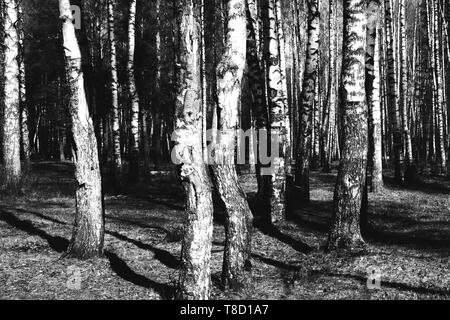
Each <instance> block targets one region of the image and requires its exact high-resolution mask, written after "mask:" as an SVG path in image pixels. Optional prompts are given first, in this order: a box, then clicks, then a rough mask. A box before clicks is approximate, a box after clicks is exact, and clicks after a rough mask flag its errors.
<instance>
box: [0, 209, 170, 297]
mask: <svg viewBox="0 0 450 320" xmlns="http://www.w3.org/2000/svg"><path fill="white" fill-rule="evenodd" d="M27 213H31V214H35V213H34V212H27ZM39 217H40V218H42V219H45V220H49V221H53V220H54V221H53V222H55V223H58V224H63V225H67V224H66V223H65V222H62V221H59V220H56V219H53V218H50V217H47V216H45V215H43V214H39ZM0 221H4V222H6V223H7V224H9V225H10V226H12V227H14V228H16V229H19V230H21V231H24V232H26V233H27V234H29V235H32V236H38V237H40V238H41V239H43V240H45V241H47V242H48V244H49V246H50V248H51V249H53V250H55V251H56V252H58V253H64V252H65V251H66V250H67V247H68V246H69V240H67V239H65V238H63V237H59V236H52V235H50V234H48V233H47V232H45V231H43V230H41V229H39V228H36V227H35V226H34V225H33V223H32V222H31V221H29V220H21V219H19V218H17V217H16V216H15V215H14V214H12V213H10V212H7V211H4V210H1V211H0ZM105 232H106V233H108V234H110V235H112V236H114V237H117V238H118V239H119V240H122V241H128V242H131V243H133V244H135V245H136V246H138V247H140V248H143V249H147V250H151V251H153V252H154V253H155V258H156V259H158V260H159V261H160V262H161V263H163V264H165V265H166V266H168V267H170V268H178V266H179V261H178V260H177V259H176V258H175V257H173V256H172V255H171V254H170V253H169V252H167V251H164V250H161V249H157V248H155V247H152V246H150V245H145V244H143V243H142V242H140V241H137V240H133V239H130V238H128V237H126V236H123V235H121V234H119V233H117V232H109V231H105ZM104 254H105V256H106V257H107V258H108V260H109V262H110V266H111V269H112V270H113V271H114V272H115V273H116V274H117V275H118V276H119V277H120V278H122V279H124V280H126V281H129V282H132V283H133V284H136V285H139V286H142V287H145V288H150V289H153V290H155V292H157V293H158V294H159V295H160V296H161V297H162V298H164V299H170V298H171V297H173V292H174V288H173V287H172V286H170V285H167V284H161V283H158V282H155V281H153V280H150V279H148V278H146V277H144V276H142V275H139V274H137V273H136V272H134V271H133V270H132V269H131V268H130V267H128V265H127V264H126V262H125V261H124V260H122V259H120V258H119V257H118V256H117V255H116V254H115V253H114V252H111V251H108V250H105V253H104Z"/></svg>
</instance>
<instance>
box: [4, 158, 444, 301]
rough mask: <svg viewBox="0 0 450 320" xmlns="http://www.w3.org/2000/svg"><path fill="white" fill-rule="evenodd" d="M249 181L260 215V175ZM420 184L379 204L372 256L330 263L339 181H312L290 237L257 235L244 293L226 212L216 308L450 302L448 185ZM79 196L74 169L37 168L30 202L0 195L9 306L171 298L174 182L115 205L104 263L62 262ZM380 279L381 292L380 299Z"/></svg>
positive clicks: (26, 188) (177, 191)
mask: <svg viewBox="0 0 450 320" xmlns="http://www.w3.org/2000/svg"><path fill="white" fill-rule="evenodd" d="M241 179H242V184H243V186H244V189H245V190H246V191H247V192H248V194H249V198H250V200H251V201H252V202H253V203H252V206H253V207H254V208H256V209H255V210H258V209H257V207H258V206H257V203H256V200H255V197H254V194H255V188H256V182H255V179H254V177H253V176H252V175H249V174H243V175H242V176H241ZM387 180H388V181H389V179H387ZM421 181H422V182H421V183H418V184H417V185H415V186H414V187H410V188H400V187H398V186H395V185H393V184H389V183H388V184H387V187H386V190H385V191H384V192H383V193H382V194H380V195H376V196H375V195H370V196H369V215H370V222H371V226H372V229H373V230H372V231H371V233H370V234H369V235H368V236H367V237H366V242H367V244H368V246H367V250H365V251H360V252H352V253H348V252H335V253H327V252H325V250H324V249H323V247H324V244H325V242H326V238H327V231H328V226H329V222H330V218H331V207H332V198H333V186H334V182H335V173H333V174H323V173H319V172H315V173H313V174H312V184H311V187H312V194H311V198H312V201H311V203H310V204H309V205H307V206H303V207H301V208H300V209H298V210H296V211H295V213H293V214H292V215H291V217H290V221H289V222H286V223H284V224H283V225H281V226H280V227H279V228H263V227H261V228H255V231H254V235H253V261H252V271H251V275H252V281H251V282H249V285H248V286H247V287H246V288H244V289H243V290H241V291H239V292H231V291H223V290H222V289H221V286H220V281H219V279H220V271H221V266H222V257H223V242H224V228H223V226H222V225H221V223H220V222H221V221H222V219H221V217H220V213H218V217H216V221H215V226H214V243H213V251H212V256H213V259H212V262H213V266H212V271H213V276H212V279H213V293H212V298H213V299H255V300H257V299H449V298H450V276H449V274H450V272H449V271H450V203H449V202H450V197H449V192H450V188H449V183H448V181H446V180H445V179H443V178H436V177H429V176H421ZM107 189H108V183H107V182H106V185H105V190H107ZM73 195H74V180H73V169H72V167H71V165H70V164H62V163H60V164H57V163H38V164H35V165H33V168H32V170H31V171H30V173H29V174H28V177H27V178H26V179H25V181H24V184H23V193H22V194H21V195H20V196H14V197H13V196H10V195H6V194H3V195H0V299H171V298H172V297H173V289H174V284H175V283H176V281H177V277H178V267H179V256H180V249H181V238H182V221H183V191H182V189H181V187H180V186H179V184H178V182H177V179H176V176H175V174H174V173H173V172H154V173H153V174H152V176H151V178H150V181H149V182H148V183H146V184H145V185H144V184H142V185H139V186H133V187H130V188H128V190H127V192H125V193H124V195H119V196H111V195H108V194H106V195H105V208H106V217H105V222H106V235H105V257H104V258H102V259H97V260H92V261H77V260H73V259H61V256H62V254H63V253H64V251H65V249H66V247H67V244H68V241H69V239H70V236H71V229H72V228H71V226H72V223H73V219H74V214H75V209H74V208H75V201H74V196H73ZM373 271H376V274H380V275H381V285H380V288H379V289H374V290H369V288H368V283H367V281H368V272H373ZM74 277H75V278H74ZM74 279H75V280H74ZM78 280H79V281H78Z"/></svg>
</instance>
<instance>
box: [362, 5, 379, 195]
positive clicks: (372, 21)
mask: <svg viewBox="0 0 450 320" xmlns="http://www.w3.org/2000/svg"><path fill="white" fill-rule="evenodd" d="M367 12H368V14H367V18H368V21H367V32H366V33H367V46H366V93H367V102H368V109H369V159H368V176H369V177H370V178H371V180H370V189H371V191H373V192H375V193H378V192H379V191H381V190H382V188H383V168H382V153H381V141H382V136H381V101H380V32H379V30H378V29H379V28H378V25H379V16H380V5H379V2H378V1H376V0H372V1H370V2H369V4H368V10H367Z"/></svg>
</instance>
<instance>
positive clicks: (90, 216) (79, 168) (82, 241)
mask: <svg viewBox="0 0 450 320" xmlns="http://www.w3.org/2000/svg"><path fill="white" fill-rule="evenodd" d="M59 12H60V17H61V20H62V34H63V40H64V44H63V45H64V53H65V57H66V73H67V79H68V83H69V88H70V103H69V111H70V116H71V119H72V133H73V143H74V147H73V152H74V161H75V178H76V182H77V188H76V217H75V226H74V229H73V235H72V240H71V241H70V245H69V248H68V249H67V253H66V254H67V255H68V256H72V257H77V258H82V259H86V258H91V257H96V256H99V255H101V254H102V253H103V238H104V215H103V213H104V211H103V195H102V183H101V175H100V165H99V159H98V149H97V140H96V137H95V132H94V126H93V123H92V119H91V117H90V115H89V108H88V105H87V101H86V94H85V91H84V77H83V72H82V70H81V53H80V48H79V46H78V42H77V39H76V36H75V28H74V24H73V23H72V11H71V8H70V2H69V0H59Z"/></svg>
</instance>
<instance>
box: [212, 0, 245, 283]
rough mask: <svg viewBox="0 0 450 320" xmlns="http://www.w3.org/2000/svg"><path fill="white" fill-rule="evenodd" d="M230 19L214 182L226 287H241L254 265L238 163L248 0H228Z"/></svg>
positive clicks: (220, 70) (221, 69) (220, 69)
mask: <svg viewBox="0 0 450 320" xmlns="http://www.w3.org/2000/svg"><path fill="white" fill-rule="evenodd" d="M227 10H228V22H227V27H226V41H225V47H224V51H223V55H222V59H221V61H220V62H219V64H218V66H217V71H216V72H217V95H218V106H219V112H220V124H219V129H220V135H219V137H218V141H217V146H216V148H215V156H216V157H215V159H216V161H217V162H216V164H214V165H213V166H212V170H213V173H214V174H213V177H214V183H215V185H216V187H217V190H218V192H219V194H220V197H221V199H222V201H223V202H224V204H225V208H226V222H225V231H226V239H225V253H224V262H223V270H222V281H223V285H224V287H230V288H232V289H239V288H240V287H241V286H242V285H243V284H245V282H246V277H248V275H247V274H246V273H245V271H246V267H248V266H249V265H250V251H251V233H252V231H251V229H252V213H251V211H250V208H249V206H248V203H247V199H246V195H245V193H244V191H243V190H242V188H241V186H240V185H239V180H238V176H237V172H236V165H235V164H234V150H235V146H236V129H237V128H236V126H237V123H238V121H237V117H238V105H239V99H240V96H241V84H242V78H243V73H244V68H245V60H246V59H245V58H246V51H247V50H246V42H247V39H246V28H247V24H246V10H245V0H229V1H228V9H227Z"/></svg>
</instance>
